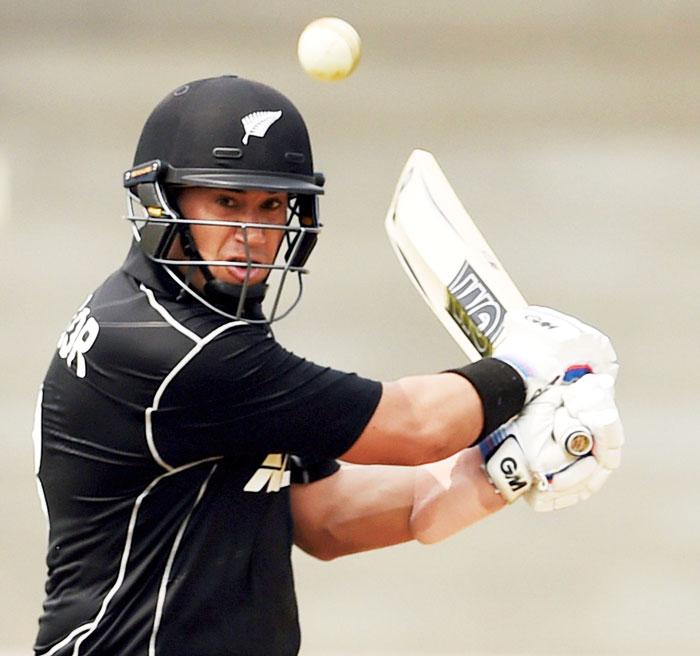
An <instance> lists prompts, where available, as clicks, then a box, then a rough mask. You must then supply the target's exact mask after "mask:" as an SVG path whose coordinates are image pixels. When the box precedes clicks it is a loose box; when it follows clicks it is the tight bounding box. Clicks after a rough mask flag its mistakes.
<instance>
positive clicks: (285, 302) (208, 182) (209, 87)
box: [124, 77, 324, 323]
mask: <svg viewBox="0 0 700 656" xmlns="http://www.w3.org/2000/svg"><path fill="white" fill-rule="evenodd" d="M149 156H150V157H149ZM323 183H324V179H323V175H322V174H320V173H315V172H314V171H313V165H312V160H311V146H310V143H309V139H308V134H307V132H306V126H305V125H304V122H303V119H302V118H301V115H300V114H299V112H298V111H297V110H296V108H295V107H294V106H293V105H292V104H291V103H290V102H289V100H287V99H286V98H285V97H284V96H283V95H282V94H280V93H279V92H277V91H275V90H274V89H271V88H269V87H265V86H264V85H261V84H258V83H256V82H251V81H248V80H242V79H240V78H236V77H223V78H213V79H209V80H199V81H197V82H192V83H190V84H188V85H185V86H184V87H181V88H180V89H178V90H176V91H175V92H174V93H172V94H171V95H169V96H168V97H166V98H165V100H163V101H162V102H161V103H160V105H158V107H156V109H155V110H154V111H153V113H152V114H151V116H150V117H149V119H148V120H147V122H146V124H145V126H144V129H143V133H142V135H141V139H140V141H139V146H138V148H137V151H136V157H135V165H134V167H133V168H131V169H130V170H128V171H127V172H126V173H125V174H124V186H125V187H126V189H127V215H126V217H125V218H126V219H127V220H129V221H130V222H131V224H132V230H133V233H134V237H135V239H136V241H137V242H138V243H139V245H140V247H141V249H142V250H143V251H144V253H145V254H146V255H147V257H149V258H150V259H151V260H152V261H153V262H156V263H158V264H160V265H163V266H164V268H165V270H166V271H167V272H168V274H169V275H170V276H171V277H172V278H173V279H174V280H175V281H176V282H177V283H178V284H180V286H181V287H182V288H183V291H184V292H186V293H188V294H190V295H192V296H193V297H195V298H197V299H198V300H199V301H201V302H202V303H203V304H205V305H207V306H208V307H210V308H211V309H213V310H215V311H217V312H219V313H220V314H223V315H225V316H227V317H230V318H234V319H243V320H245V321H249V322H252V323H270V322H272V321H275V320H278V319H281V318H282V317H284V316H286V315H287V314H288V313H289V312H290V311H291V309H292V308H293V307H294V306H295V305H296V303H297V302H298V301H299V299H300V297H301V292H302V276H303V275H304V274H306V273H308V269H306V262H307V260H308V258H309V255H310V254H311V251H312V250H313V248H314V246H315V244H316V240H317V238H318V233H319V232H320V229H321V225H320V223H319V220H318V202H317V197H318V195H320V194H322V193H323ZM186 187H207V188H220V189H232V190H246V189H260V190H267V191H278V192H283V193H285V194H287V197H288V199H289V201H288V212H287V220H286V223H285V225H270V224H258V223H244V222H235V221H228V220H227V221H220V220H213V219H212V220H209V219H190V218H188V217H185V216H182V215H181V212H180V211H179V209H178V208H177V203H176V202H175V200H174V196H173V191H174V190H177V189H181V188H186ZM192 225H201V226H214V227H221V228H227V229H236V230H238V231H240V234H241V235H242V240H243V246H244V249H245V254H246V261H245V262H230V261H216V260H204V259H203V258H202V257H201V255H200V254H199V251H198V249H197V245H196V243H195V241H194V239H193V237H192V233H191V231H190V226H192ZM252 228H255V229H256V230H261V229H265V230H275V231H281V232H282V233H283V235H282V239H281V242H280V248H279V249H278V252H277V257H276V259H275V260H274V261H273V262H271V263H264V264H263V263H258V262H254V261H252V259H251V257H250V249H249V245H248V231H249V230H250V229H252ZM178 242H179V244H178ZM178 245H179V248H177V247H176V246H178ZM181 253H184V257H183V256H182V255H181ZM222 266H227V267H237V268H244V269H246V274H245V277H244V279H243V282H242V284H241V285H234V284H231V283H227V282H224V281H222V280H219V279H218V278H217V277H216V276H215V275H214V273H212V271H211V268H210V267H222ZM196 268H198V269H199V270H200V271H201V272H202V274H203V275H204V279H205V281H206V282H205V284H204V285H203V287H202V288H201V289H198V288H195V287H193V286H192V285H191V278H192V273H193V272H194V271H195V270H196ZM253 269H268V270H269V273H268V275H267V276H266V278H265V282H264V284H261V283H258V284H252V283H249V280H250V275H251V272H252V270H253ZM290 274H291V275H290ZM289 278H293V279H294V278H295V279H296V281H297V293H296V295H295V296H294V297H293V298H292V299H291V300H289V299H288V294H287V295H286V296H283V288H284V286H285V283H286V282H287V281H288V279H289ZM273 286H274V287H275V291H274V294H272V295H270V294H268V299H267V302H266V306H267V307H266V308H265V311H266V314H267V317H265V316H264V315H263V314H262V313H261V310H260V304H261V302H262V299H263V297H264V296H265V294H266V292H267V290H268V288H271V287H273Z"/></svg>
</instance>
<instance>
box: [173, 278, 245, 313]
mask: <svg viewBox="0 0 700 656" xmlns="http://www.w3.org/2000/svg"><path fill="white" fill-rule="evenodd" d="M163 268H164V269H165V271H167V273H168V275H169V276H170V277H171V278H172V279H173V280H174V281H175V282H176V283H177V284H178V285H179V286H180V287H181V288H182V290H183V291H184V292H186V293H188V294H189V295H190V296H191V297H192V298H196V299H197V300H198V301H199V302H200V303H201V304H202V305H204V306H205V307H208V308H209V309H210V310H212V311H213V312H216V313H217V314H220V315H221V316H222V317H226V318H227V319H238V317H237V316H236V315H235V314H229V313H228V312H224V311H223V310H220V309H219V308H218V307H216V306H215V305H213V304H211V303H209V301H207V299H205V298H204V297H203V296H200V295H199V294H198V293H197V292H196V291H194V289H192V287H190V286H189V285H186V284H185V283H184V282H183V281H182V280H180V278H178V277H177V276H176V275H175V274H174V273H173V272H172V271H171V270H170V268H169V267H167V266H164V267H163Z"/></svg>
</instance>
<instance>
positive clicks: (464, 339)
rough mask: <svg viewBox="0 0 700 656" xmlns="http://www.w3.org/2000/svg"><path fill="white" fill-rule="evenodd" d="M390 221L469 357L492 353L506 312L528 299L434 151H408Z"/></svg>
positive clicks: (416, 278)
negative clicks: (503, 263) (491, 245)
mask: <svg viewBox="0 0 700 656" xmlns="http://www.w3.org/2000/svg"><path fill="white" fill-rule="evenodd" d="M385 226H386V231H387V234H388V235H389V241H390V242H391V245H392V246H393V247H394V251H395V252H396V255H397V257H398V258H399V261H400V262H401V264H402V265H403V268H404V270H405V271H406V275H407V276H408V277H409V278H410V280H411V281H412V282H413V284H414V285H415V286H416V289H418V291H419V292H420V294H421V296H422V297H423V299H424V300H425V302H426V303H427V304H428V306H429V307H430V309H431V310H432V311H433V312H434V313H435V315H436V316H437V318H438V319H439V320H440V321H441V322H442V324H443V326H444V327H445V328H446V329H447V331H448V332H449V333H450V335H451V336H452V338H453V339H454V340H455V341H456V342H457V344H458V345H459V347H460V348H461V349H462V351H463V352H464V354H465V355H466V356H467V358H468V359H469V360H470V361H471V362H474V361H475V360H478V359H480V358H482V357H485V356H487V355H491V353H492V352H493V349H494V347H495V346H497V345H498V344H499V343H500V341H501V340H502V339H503V320H504V319H505V316H506V314H507V313H508V312H509V311H511V310H514V309H520V308H524V307H525V306H526V305H527V303H526V301H525V299H524V298H523V295H522V294H521V293H520V292H519V291H518V288H517V287H516V286H515V284H514V283H513V281H512V280H511V278H510V276H509V275H508V274H507V273H506V271H505V269H504V268H503V265H502V264H501V263H500V262H499V261H498V258H497V257H496V255H495V254H494V252H493V251H492V250H491V248H490V247H489V245H488V244H487V243H486V239H484V236H483V235H482V234H481V232H479V229H478V228H477V227H476V225H475V224H474V222H473V221H472V219H471V217H470V216H469V214H467V211H466V210H465V209H464V207H463V206H462V203H461V202H460V201H459V198H457V196H456V194H455V192H454V191H453V189H452V187H451V186H450V183H449V182H448V181H447V178H446V177H445V175H444V173H443V172H442V170H441V169H440V167H439V166H438V163H437V162H436V161H435V158H434V157H433V156H432V155H431V154H430V153H429V152H427V151H425V150H414V151H413V152H412V153H411V156H410V157H409V158H408V161H407V162H406V165H405V166H404V169H403V171H402V172H401V176H400V177H399V181H398V184H397V185H396V191H395V192H394V197H393V199H392V201H391V205H390V207H389V211H388V213H387V216H386V222H385Z"/></svg>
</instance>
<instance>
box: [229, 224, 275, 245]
mask: <svg viewBox="0 0 700 656" xmlns="http://www.w3.org/2000/svg"><path fill="white" fill-rule="evenodd" d="M268 232H269V230H266V229H265V228H264V227H261V226H259V225H255V226H252V225H251V226H247V227H245V228H234V239H235V240H236V241H237V242H239V243H241V244H245V243H247V244H248V246H261V245H262V244H264V243H265V242H266V241H267V238H268V235H267V233H268Z"/></svg>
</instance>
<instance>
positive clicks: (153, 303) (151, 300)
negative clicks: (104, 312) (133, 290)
mask: <svg viewBox="0 0 700 656" xmlns="http://www.w3.org/2000/svg"><path fill="white" fill-rule="evenodd" d="M139 289H140V290H141V291H142V292H143V293H144V294H146V298H148V303H149V304H150V306H151V307H152V308H153V309H154V310H155V311H156V312H157V313H158V314H160V316H161V317H163V319H165V320H166V321H167V322H168V323H169V324H170V325H171V326H172V327H173V328H175V330H177V331H178V332H181V333H182V334H183V335H184V336H185V337H189V338H190V339H191V340H192V341H193V342H194V343H195V344H198V343H199V342H200V341H201V337H198V336H197V335H195V334H194V333H193V332H192V331H191V330H190V329H189V328H185V327H184V326H183V325H182V324H181V323H180V322H179V321H176V320H175V318H174V317H173V315H172V314H170V312H168V311H167V310H166V309H165V308H164V307H163V306H162V305H161V304H160V303H158V301H156V297H155V294H154V293H153V292H152V291H151V290H150V289H148V287H146V285H144V284H143V283H141V284H140V285H139Z"/></svg>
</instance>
